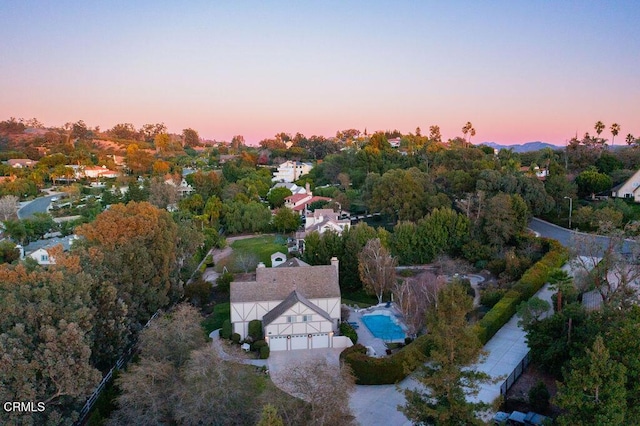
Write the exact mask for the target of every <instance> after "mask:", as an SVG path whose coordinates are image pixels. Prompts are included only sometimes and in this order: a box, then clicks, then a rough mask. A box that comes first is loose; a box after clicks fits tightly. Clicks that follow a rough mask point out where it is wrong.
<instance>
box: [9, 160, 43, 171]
mask: <svg viewBox="0 0 640 426" xmlns="http://www.w3.org/2000/svg"><path fill="white" fill-rule="evenodd" d="M37 164H38V162H37V161H36V160H30V159H28V158H12V159H10V160H7V165H9V166H11V167H13V168H14V169H26V168H31V167H35V166H36V165H37Z"/></svg>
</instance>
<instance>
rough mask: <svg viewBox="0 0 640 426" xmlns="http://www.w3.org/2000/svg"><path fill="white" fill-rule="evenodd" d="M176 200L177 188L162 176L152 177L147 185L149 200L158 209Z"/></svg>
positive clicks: (164, 207)
mask: <svg viewBox="0 0 640 426" xmlns="http://www.w3.org/2000/svg"><path fill="white" fill-rule="evenodd" d="M177 200H178V188H176V187H175V186H174V185H169V184H167V183H166V182H164V181H163V180H162V178H154V179H152V180H151V183H150V185H149V202H150V203H151V204H153V205H154V206H156V207H158V208H160V209H166V208H167V206H169V205H172V204H175V203H176V202H177Z"/></svg>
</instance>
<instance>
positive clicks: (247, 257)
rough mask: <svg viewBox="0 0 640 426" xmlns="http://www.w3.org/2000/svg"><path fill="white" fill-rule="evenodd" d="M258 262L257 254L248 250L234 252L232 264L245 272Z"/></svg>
mask: <svg viewBox="0 0 640 426" xmlns="http://www.w3.org/2000/svg"><path fill="white" fill-rule="evenodd" d="M257 264H258V256H256V255H255V254H254V253H251V252H248V251H238V252H236V254H235V261H234V265H235V267H236V268H238V269H241V270H243V271H244V273H245V274H246V273H247V272H249V269H253V268H255V267H256V265H257Z"/></svg>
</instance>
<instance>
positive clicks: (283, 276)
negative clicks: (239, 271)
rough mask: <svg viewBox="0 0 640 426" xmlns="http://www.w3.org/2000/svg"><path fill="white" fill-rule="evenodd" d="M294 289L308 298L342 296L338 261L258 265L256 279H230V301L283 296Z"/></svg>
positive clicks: (257, 299) (236, 301) (247, 300)
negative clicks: (331, 263)
mask: <svg viewBox="0 0 640 426" xmlns="http://www.w3.org/2000/svg"><path fill="white" fill-rule="evenodd" d="M294 290H297V291H298V292H299V293H300V294H302V295H304V297H306V298H308V299H326V298H333V297H340V285H339V284H338V267H337V266H336V265H316V266H299V267H297V268H264V267H262V268H261V267H258V268H257V269H256V280H255V281H246V282H240V281H238V282H232V283H231V297H230V299H231V303H243V302H260V301H270V300H271V301H273V300H284V299H286V297H287V296H288V295H289V294H290V293H291V292H292V291H294Z"/></svg>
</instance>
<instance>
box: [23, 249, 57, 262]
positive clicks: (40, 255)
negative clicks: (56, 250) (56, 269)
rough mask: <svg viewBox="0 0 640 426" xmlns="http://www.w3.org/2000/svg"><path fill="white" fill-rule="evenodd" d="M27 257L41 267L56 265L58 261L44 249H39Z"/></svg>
mask: <svg viewBox="0 0 640 426" xmlns="http://www.w3.org/2000/svg"><path fill="white" fill-rule="evenodd" d="M27 256H28V257H30V258H32V259H33V260H35V261H36V262H38V264H39V265H54V264H55V263H56V260H55V259H54V258H53V257H52V256H50V255H49V252H48V251H47V249H44V248H39V249H37V250H36V251H34V252H31V253H29V254H28V255H27Z"/></svg>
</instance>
